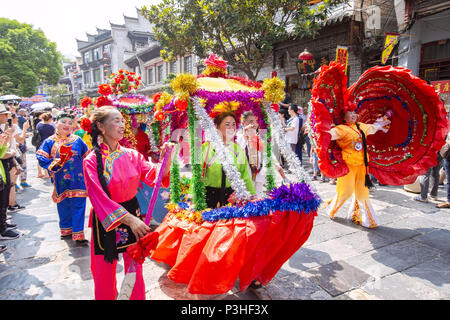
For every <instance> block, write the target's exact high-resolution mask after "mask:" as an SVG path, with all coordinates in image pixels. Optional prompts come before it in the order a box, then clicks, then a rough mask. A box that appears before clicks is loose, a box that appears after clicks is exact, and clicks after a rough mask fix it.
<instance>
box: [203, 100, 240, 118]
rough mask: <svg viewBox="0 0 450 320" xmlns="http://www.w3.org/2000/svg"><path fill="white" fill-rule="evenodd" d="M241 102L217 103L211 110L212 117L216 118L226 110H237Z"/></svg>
mask: <svg viewBox="0 0 450 320" xmlns="http://www.w3.org/2000/svg"><path fill="white" fill-rule="evenodd" d="M240 105H241V104H240V103H239V102H237V101H224V102H221V103H219V104H216V105H215V106H214V108H213V109H212V110H211V113H210V117H211V118H215V117H217V116H218V115H219V114H221V113H224V112H233V113H234V112H236V111H237V110H238V109H239V106H240Z"/></svg>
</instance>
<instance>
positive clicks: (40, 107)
mask: <svg viewBox="0 0 450 320" xmlns="http://www.w3.org/2000/svg"><path fill="white" fill-rule="evenodd" d="M54 106H55V105H54V104H53V103H51V102H38V103H35V104H33V105H32V106H31V110H33V112H34V111H41V110H44V109H51V108H53V107H54Z"/></svg>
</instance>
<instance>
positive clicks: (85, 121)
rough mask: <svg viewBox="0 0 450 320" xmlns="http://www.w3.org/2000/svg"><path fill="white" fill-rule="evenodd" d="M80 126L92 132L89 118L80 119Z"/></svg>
mask: <svg viewBox="0 0 450 320" xmlns="http://www.w3.org/2000/svg"><path fill="white" fill-rule="evenodd" d="M80 127H81V129H83V130H84V131H86V132H87V133H91V132H92V122H91V120H89V118H87V117H85V118H82V119H81V120H80Z"/></svg>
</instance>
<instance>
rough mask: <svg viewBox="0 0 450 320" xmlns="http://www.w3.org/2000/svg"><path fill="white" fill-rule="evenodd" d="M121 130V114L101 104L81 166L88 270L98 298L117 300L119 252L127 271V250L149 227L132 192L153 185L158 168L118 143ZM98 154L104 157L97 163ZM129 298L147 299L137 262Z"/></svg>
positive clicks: (94, 119)
mask: <svg viewBox="0 0 450 320" xmlns="http://www.w3.org/2000/svg"><path fill="white" fill-rule="evenodd" d="M124 130H125V123H124V119H123V117H122V114H121V113H120V112H119V111H118V110H117V109H115V108H114V107H111V106H104V107H101V108H97V109H96V110H95V111H94V113H93V115H92V133H91V135H92V145H93V152H91V153H90V154H89V155H88V156H87V157H86V159H85V160H84V163H83V169H84V176H85V180H86V187H87V191H88V195H89V198H90V201H91V203H92V206H93V209H92V211H91V215H90V219H89V221H90V227H92V240H91V271H92V275H93V278H94V284H95V299H97V300H115V299H116V298H117V287H116V284H117V283H116V267H117V260H118V254H119V253H122V254H123V259H124V264H125V272H127V271H128V267H129V266H130V264H131V261H132V259H131V258H130V257H129V255H128V254H127V252H126V249H127V248H128V247H129V246H131V245H133V244H134V243H136V241H138V240H139V239H140V238H142V237H144V236H145V235H146V234H147V233H148V232H149V231H150V229H149V227H148V226H147V225H146V224H145V223H144V222H143V220H142V215H141V212H140V210H139V204H138V201H137V199H136V193H137V189H138V186H139V182H140V181H143V182H145V183H147V184H149V185H152V184H153V182H154V180H155V179H156V176H157V167H156V166H155V165H154V164H152V163H150V162H148V161H145V159H144V156H143V155H142V154H140V153H139V152H137V151H136V150H132V149H128V148H125V147H122V146H120V145H119V141H120V140H122V138H123V134H124ZM163 148H164V147H163ZM172 157H173V154H172ZM100 158H101V159H102V161H97V159H100ZM171 159H172V158H170V160H169V163H168V165H167V166H166V169H165V172H164V179H163V183H162V184H163V185H164V186H165V187H168V186H169V168H170V161H171ZM144 214H145V213H144ZM131 299H132V300H144V299H145V284H144V279H143V276H142V265H139V264H138V265H137V267H136V282H135V285H134V288H133V292H132V294H131Z"/></svg>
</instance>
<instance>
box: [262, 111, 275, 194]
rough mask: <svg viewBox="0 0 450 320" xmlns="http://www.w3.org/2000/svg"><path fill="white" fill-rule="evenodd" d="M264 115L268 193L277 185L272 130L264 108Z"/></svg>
mask: <svg viewBox="0 0 450 320" xmlns="http://www.w3.org/2000/svg"><path fill="white" fill-rule="evenodd" d="M261 110H262V111H263V114H264V122H265V123H266V125H267V136H266V159H267V161H266V168H267V173H266V186H267V191H268V192H269V191H271V190H272V189H273V188H275V187H276V184H275V170H274V168H273V159H272V128H271V127H270V123H269V117H268V115H267V113H266V111H265V110H264V108H261Z"/></svg>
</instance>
